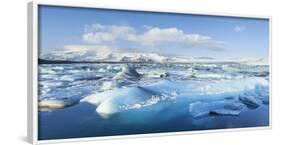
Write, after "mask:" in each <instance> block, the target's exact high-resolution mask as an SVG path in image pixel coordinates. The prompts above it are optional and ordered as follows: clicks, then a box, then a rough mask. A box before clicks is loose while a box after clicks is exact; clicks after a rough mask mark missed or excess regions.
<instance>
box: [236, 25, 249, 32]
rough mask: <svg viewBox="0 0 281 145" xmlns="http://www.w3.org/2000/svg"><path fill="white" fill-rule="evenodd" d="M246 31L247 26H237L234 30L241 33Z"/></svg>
mask: <svg viewBox="0 0 281 145" xmlns="http://www.w3.org/2000/svg"><path fill="white" fill-rule="evenodd" d="M244 30H246V27H245V26H235V27H234V28H233V31H234V32H241V31H244Z"/></svg>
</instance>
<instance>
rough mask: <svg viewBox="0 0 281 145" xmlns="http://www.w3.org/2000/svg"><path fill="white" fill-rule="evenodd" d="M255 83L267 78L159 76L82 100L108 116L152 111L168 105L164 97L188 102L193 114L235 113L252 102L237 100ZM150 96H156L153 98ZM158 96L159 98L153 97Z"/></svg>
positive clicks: (168, 99)
mask: <svg viewBox="0 0 281 145" xmlns="http://www.w3.org/2000/svg"><path fill="white" fill-rule="evenodd" d="M256 85H262V86H263V85H264V86H265V87H266V86H267V85H268V81H267V80H265V79H262V78H249V79H243V80H228V81H219V82H213V81H204V82H202V81H194V80H185V81H181V82H174V81H169V80H162V81H159V82H156V83H153V84H150V85H145V86H142V87H129V88H122V89H119V88H117V89H114V90H109V91H104V92H102V93H97V94H93V95H90V96H87V97H85V98H83V99H82V100H81V101H82V102H88V103H91V104H94V105H96V106H97V110H96V111H97V112H98V113H99V114H100V115H103V116H107V117H109V116H111V115H112V114H115V113H121V112H124V111H126V110H128V109H129V110H130V109H131V110H132V109H133V110H134V109H140V110H142V109H144V108H146V107H147V106H149V108H150V109H151V110H150V111H149V112H148V113H149V114H151V115H152V114H154V113H156V112H157V111H159V110H161V109H164V108H166V107H168V106H169V105H167V104H166V103H163V102H164V101H166V102H169V103H173V104H172V105H176V106H178V105H183V104H185V105H186V106H188V105H189V104H190V105H189V111H190V114H192V116H194V117H197V116H199V117H200V116H204V115H208V114H210V113H211V114H212V113H213V114H218V115H237V114H239V113H240V112H241V111H242V110H243V109H244V108H245V107H246V105H248V104H249V103H248V104H247V103H245V102H252V101H248V98H245V99H243V101H244V102H243V103H245V104H246V105H244V104H243V103H241V102H242V101H241V100H240V101H239V95H240V94H245V92H251V93H253V94H256V91H255V86H256ZM153 97H157V98H155V99H153ZM229 98H230V99H229ZM157 99H160V100H159V101H155V100H157ZM151 102H153V103H151ZM196 102H197V103H196ZM198 102H199V103H198ZM169 103H168V104H169ZM148 104H149V105H148ZM156 106H157V107H156ZM176 108H178V107H176ZM246 108H247V107H246ZM147 116H149V115H147Z"/></svg>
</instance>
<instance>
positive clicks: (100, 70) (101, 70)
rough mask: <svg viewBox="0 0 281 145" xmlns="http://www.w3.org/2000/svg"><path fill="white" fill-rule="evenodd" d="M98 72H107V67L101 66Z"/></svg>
mask: <svg viewBox="0 0 281 145" xmlns="http://www.w3.org/2000/svg"><path fill="white" fill-rule="evenodd" d="M98 72H99V73H105V72H106V69H104V68H100V69H99V70H98Z"/></svg>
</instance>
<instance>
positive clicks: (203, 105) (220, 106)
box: [189, 100, 246, 118]
mask: <svg viewBox="0 0 281 145" xmlns="http://www.w3.org/2000/svg"><path fill="white" fill-rule="evenodd" d="M245 107H246V106H245V105H244V104H242V103H240V102H238V101H235V100H222V101H212V102H201V101H197V102H194V103H191V104H190V105H189V112H190V114H191V115H192V116H193V117H194V118H199V117H202V116H207V115H235V116H237V115H239V114H240V112H242V111H243V110H245Z"/></svg>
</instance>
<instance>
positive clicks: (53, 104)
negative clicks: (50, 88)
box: [38, 98, 79, 111]
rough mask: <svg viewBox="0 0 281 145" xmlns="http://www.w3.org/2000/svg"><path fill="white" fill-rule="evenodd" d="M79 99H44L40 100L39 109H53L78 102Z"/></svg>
mask: <svg viewBox="0 0 281 145" xmlns="http://www.w3.org/2000/svg"><path fill="white" fill-rule="evenodd" d="M78 102H79V101H78V100H75V99H70V98H64V99H52V98H50V99H43V100H40V101H39V102H38V107H39V111H53V110H56V109H62V108H65V107H69V106H72V105H75V104H77V103H78Z"/></svg>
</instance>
